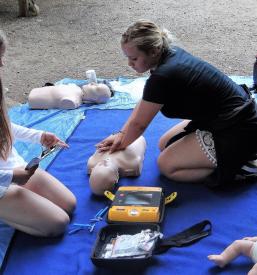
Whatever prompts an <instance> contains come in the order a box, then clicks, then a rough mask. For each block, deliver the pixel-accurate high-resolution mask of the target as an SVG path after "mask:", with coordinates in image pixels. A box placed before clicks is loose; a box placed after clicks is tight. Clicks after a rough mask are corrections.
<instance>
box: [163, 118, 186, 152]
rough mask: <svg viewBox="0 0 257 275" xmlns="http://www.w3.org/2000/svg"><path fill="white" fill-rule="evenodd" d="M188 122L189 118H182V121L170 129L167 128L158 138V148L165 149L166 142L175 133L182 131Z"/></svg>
mask: <svg viewBox="0 0 257 275" xmlns="http://www.w3.org/2000/svg"><path fill="white" fill-rule="evenodd" d="M189 122H190V120H183V121H182V122H180V123H178V124H176V125H175V126H174V127H172V128H171V129H170V130H168V131H167V132H166V133H165V134H163V135H162V136H161V138H160V140H159V149H160V150H161V151H163V150H164V149H165V146H166V144H167V142H168V141H169V140H170V139H171V138H172V137H174V136H175V135H177V134H179V133H181V132H183V131H184V128H185V127H186V126H187V124H188V123H189Z"/></svg>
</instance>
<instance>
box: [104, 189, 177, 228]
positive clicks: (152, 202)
mask: <svg viewBox="0 0 257 275" xmlns="http://www.w3.org/2000/svg"><path fill="white" fill-rule="evenodd" d="M104 194H105V196H106V197H108V198H109V199H110V200H112V204H111V206H110V209H109V211H108V216H107V219H108V222H148V223H149V222H150V223H160V222H161V221H162V218H163V214H164V207H165V204H168V203H170V202H171V201H173V200H174V199H175V198H176V196H177V193H176V192H174V193H172V194H171V195H170V196H168V197H166V198H165V197H164V192H163V189H162V188H161V187H146V186H122V187H119V189H118V190H117V192H116V193H115V195H114V194H112V193H111V192H110V191H105V193H104Z"/></svg>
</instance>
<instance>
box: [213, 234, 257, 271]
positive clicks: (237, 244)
mask: <svg viewBox="0 0 257 275" xmlns="http://www.w3.org/2000/svg"><path fill="white" fill-rule="evenodd" d="M240 255H244V256H246V257H249V258H251V259H252V261H253V262H254V265H253V267H252V269H251V270H250V271H249V273H248V275H256V274H257V264H256V263H257V237H256V236H255V237H245V238H243V239H242V240H236V241H234V242H233V243H232V244H230V245H229V246H228V247H227V248H226V249H225V250H224V251H223V252H222V253H221V254H218V255H215V254H214V255H209V256H208V259H209V260H211V261H213V262H214V263H215V264H217V265H218V266H219V267H224V266H225V265H227V264H228V263H230V262H231V261H233V260H234V259H235V258H237V257H238V256H240Z"/></svg>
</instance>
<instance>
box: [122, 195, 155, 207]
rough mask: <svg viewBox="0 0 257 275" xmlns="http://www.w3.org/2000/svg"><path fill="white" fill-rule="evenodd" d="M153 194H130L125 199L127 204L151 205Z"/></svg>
mask: <svg viewBox="0 0 257 275" xmlns="http://www.w3.org/2000/svg"><path fill="white" fill-rule="evenodd" d="M152 198H153V194H151V193H150V194H149V193H128V194H127V195H126V197H125V199H124V203H125V204H133V205H150V204H151V201H152Z"/></svg>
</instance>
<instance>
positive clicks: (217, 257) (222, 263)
mask: <svg viewBox="0 0 257 275" xmlns="http://www.w3.org/2000/svg"><path fill="white" fill-rule="evenodd" d="M208 259H209V260H210V261H213V262H214V263H215V264H216V265H218V266H219V267H224V266H225V265H226V264H227V263H226V262H225V261H224V259H223V258H222V257H221V256H220V255H209V256H208Z"/></svg>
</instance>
